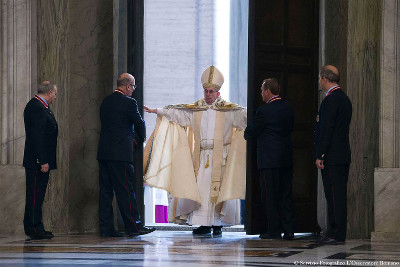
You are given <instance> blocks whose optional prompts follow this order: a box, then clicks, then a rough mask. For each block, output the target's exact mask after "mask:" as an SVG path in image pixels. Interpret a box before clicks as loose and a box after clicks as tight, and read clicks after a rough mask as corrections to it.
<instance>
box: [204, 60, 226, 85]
mask: <svg viewBox="0 0 400 267" xmlns="http://www.w3.org/2000/svg"><path fill="white" fill-rule="evenodd" d="M201 83H202V85H203V88H209V87H211V88H214V89H215V90H217V91H219V89H221V86H222V84H224V75H222V72H220V71H219V69H217V68H216V67H214V66H213V65H211V66H210V67H208V68H207V69H206V70H205V71H204V72H203V75H201Z"/></svg>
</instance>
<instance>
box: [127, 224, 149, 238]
mask: <svg viewBox="0 0 400 267" xmlns="http://www.w3.org/2000/svg"><path fill="white" fill-rule="evenodd" d="M155 230H156V228H154V227H146V226H142V227H139V229H138V231H128V232H127V234H128V235H129V236H130V237H135V236H138V235H147V234H150V233H152V232H154V231H155Z"/></svg>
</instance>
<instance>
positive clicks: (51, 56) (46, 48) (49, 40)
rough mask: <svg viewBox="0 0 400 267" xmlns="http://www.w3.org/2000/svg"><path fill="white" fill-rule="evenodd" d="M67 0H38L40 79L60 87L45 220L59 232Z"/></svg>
mask: <svg viewBox="0 0 400 267" xmlns="http://www.w3.org/2000/svg"><path fill="white" fill-rule="evenodd" d="M68 4H69V1H68V0H60V1H48V0H40V1H38V26H37V28H38V34H37V36H38V41H37V51H38V67H37V68H38V80H39V81H43V80H50V81H52V82H53V83H55V84H56V85H57V87H58V93H57V99H56V100H55V101H54V104H52V105H51V106H50V109H51V110H52V111H53V113H54V115H55V117H56V119H57V122H58V128H59V131H58V139H57V170H53V171H51V172H50V179H49V183H48V186H47V192H46V196H45V201H44V203H43V223H44V225H45V227H46V228H47V229H49V230H51V231H53V232H56V233H65V232H67V231H68V218H69V216H68V215H69V213H68V176H69V153H68V152H69V123H68V119H69V48H68V38H69V37H68V19H69V14H68Z"/></svg>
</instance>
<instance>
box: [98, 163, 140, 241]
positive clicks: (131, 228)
mask: <svg viewBox="0 0 400 267" xmlns="http://www.w3.org/2000/svg"><path fill="white" fill-rule="evenodd" d="M99 185H100V193H99V220H100V233H101V234H107V233H111V232H113V231H115V228H114V214H113V207H112V201H113V197H114V192H115V196H116V198H117V203H118V207H119V210H120V212H121V216H122V219H123V221H124V224H125V231H127V232H137V231H138V229H139V228H140V227H141V221H140V215H139V210H138V207H137V204H136V198H135V193H134V191H133V165H132V163H130V162H124V161H111V160H100V161H99Z"/></svg>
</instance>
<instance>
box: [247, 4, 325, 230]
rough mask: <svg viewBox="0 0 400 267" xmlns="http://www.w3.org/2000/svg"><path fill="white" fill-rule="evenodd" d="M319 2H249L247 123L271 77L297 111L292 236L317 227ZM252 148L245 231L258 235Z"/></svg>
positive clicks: (260, 217)
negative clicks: (293, 228) (265, 81)
mask: <svg viewBox="0 0 400 267" xmlns="http://www.w3.org/2000/svg"><path fill="white" fill-rule="evenodd" d="M318 3H319V1H318V0H301V1H300V0H285V1H282V0H269V1H265V0H250V5H249V8H250V9H249V12H250V14H249V79H248V81H249V87H248V120H249V122H251V121H252V119H253V117H254V114H255V111H256V109H257V107H258V106H260V105H262V104H263V102H262V100H261V96H260V87H261V83H262V81H263V80H264V79H265V78H268V77H275V78H277V79H278V80H279V82H280V84H281V94H280V95H281V96H282V97H283V98H284V99H286V100H287V101H289V102H290V104H291V105H292V107H293V109H294V112H295V125H294V131H293V134H292V142H293V156H294V165H293V196H294V202H295V203H294V204H295V209H296V232H314V231H317V230H318V228H319V227H318V224H317V210H316V209H317V170H316V168H315V166H314V152H313V151H314V147H313V130H314V123H315V116H316V113H317V89H318V88H317V86H318V81H317V78H318V38H319V37H318V23H319V17H318V14H319V6H318ZM255 148H256V144H255V142H254V141H249V142H248V155H247V193H246V222H245V226H246V232H247V233H248V234H256V233H259V227H260V225H259V222H260V220H263V219H264V218H263V216H265V214H262V213H261V212H260V203H259V171H258V170H257V166H256V158H257V156H256V149H255Z"/></svg>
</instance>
